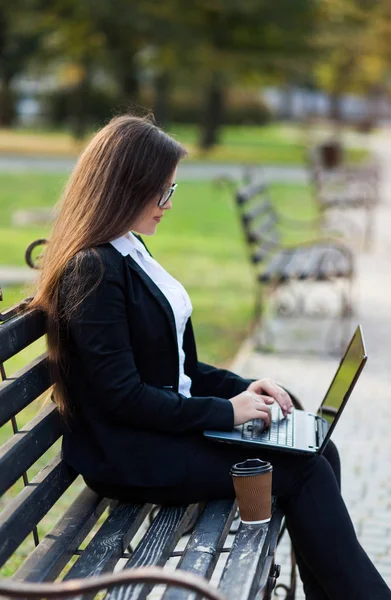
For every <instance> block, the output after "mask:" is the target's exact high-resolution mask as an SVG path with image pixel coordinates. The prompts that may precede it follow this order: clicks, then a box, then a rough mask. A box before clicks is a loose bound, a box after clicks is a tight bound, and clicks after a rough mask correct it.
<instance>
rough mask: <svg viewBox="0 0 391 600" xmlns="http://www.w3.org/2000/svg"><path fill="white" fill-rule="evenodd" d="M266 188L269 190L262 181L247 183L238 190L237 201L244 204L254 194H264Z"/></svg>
mask: <svg viewBox="0 0 391 600" xmlns="http://www.w3.org/2000/svg"><path fill="white" fill-rule="evenodd" d="M266 190H267V187H266V184H265V183H261V182H257V183H251V184H250V185H247V186H246V187H245V188H242V189H240V190H238V192H237V194H236V202H237V203H238V204H239V206H240V205H243V204H245V203H246V202H248V200H249V199H250V198H253V197H254V196H256V195H258V194H262V193H263V192H265V191H266Z"/></svg>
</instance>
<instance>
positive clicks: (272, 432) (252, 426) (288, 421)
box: [242, 405, 295, 446]
mask: <svg viewBox="0 0 391 600" xmlns="http://www.w3.org/2000/svg"><path fill="white" fill-rule="evenodd" d="M294 414H295V411H293V412H292V413H291V414H290V415H288V416H287V417H284V416H283V414H282V411H281V408H280V407H279V406H277V405H273V407H272V422H271V424H270V427H269V428H268V429H265V430H262V425H263V421H262V420H261V419H253V420H252V421H248V422H247V423H244V424H243V426H242V439H243V440H253V441H262V442H270V443H272V444H278V445H279V446H280V445H281V446H293V419H294Z"/></svg>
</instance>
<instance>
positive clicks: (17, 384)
mask: <svg viewBox="0 0 391 600" xmlns="http://www.w3.org/2000/svg"><path fill="white" fill-rule="evenodd" d="M2 318H6V315H5V316H4V315H2ZM45 329H46V327H45V319H44V316H43V315H42V314H41V313H39V312H38V311H25V312H24V313H22V314H19V315H18V314H16V315H14V316H11V317H10V318H9V319H7V320H6V321H5V322H3V323H1V325H0V365H1V375H2V377H1V378H0V379H2V381H1V382H0V426H1V442H2V446H1V447H0V497H1V503H2V504H3V505H4V506H5V508H4V510H3V511H2V513H1V515H0V566H2V565H4V563H6V561H7V560H8V559H9V558H10V557H11V556H12V555H13V554H14V552H15V551H16V549H17V548H18V547H19V546H20V544H21V543H22V542H23V541H24V540H25V538H26V537H27V536H28V535H29V534H30V533H33V534H34V538H35V541H36V542H37V541H38V532H37V529H36V526H37V524H38V523H39V522H40V521H41V519H42V518H43V517H44V515H45V514H46V513H47V512H48V511H49V509H50V508H51V507H52V506H53V505H54V504H55V503H56V502H57V500H58V499H59V497H60V496H61V495H62V493H63V492H64V491H65V489H66V488H67V487H68V486H69V485H70V484H71V483H72V482H73V480H74V479H75V477H76V474H75V473H71V472H70V470H69V469H68V468H67V467H66V465H65V464H64V463H63V461H62V460H61V457H60V456H59V455H58V454H57V455H56V456H51V457H50V458H49V459H47V460H43V459H42V457H43V456H44V455H45V453H46V452H47V451H48V450H49V449H50V448H51V447H52V446H53V445H54V444H55V442H57V440H58V439H59V438H60V436H61V427H60V419H59V415H58V412H57V409H56V407H55V405H54V404H53V403H52V402H51V401H49V402H48V403H46V404H45V405H44V401H43V400H42V403H41V402H40V401H38V408H36V407H35V405H34V409H33V408H32V405H33V403H34V402H35V401H36V400H37V399H38V398H40V397H41V396H42V394H44V393H45V392H48V390H49V388H50V386H51V381H50V376H49V370H48V363H47V357H46V353H44V354H42V355H40V356H34V358H33V360H31V361H30V362H29V364H27V365H26V366H23V367H22V368H21V369H19V370H17V371H16V372H15V373H12V374H10V375H9V376H8V377H7V370H8V368H9V367H8V365H7V361H8V360H9V359H12V358H13V357H15V356H16V355H17V354H18V353H19V352H21V351H23V350H25V349H26V348H28V347H29V346H31V344H33V343H34V342H36V341H37V340H38V339H39V338H41V337H42V336H43V335H44V334H45ZM40 404H41V406H40ZM28 407H30V417H32V418H31V420H30V421H29V422H28V423H27V424H25V423H24V422H23V424H22V427H21V421H23V419H26V412H27V413H28ZM26 409H27V411H26ZM37 410H38V412H37ZM22 411H23V412H22ZM27 418H29V417H27ZM52 454H53V452H52ZM40 467H42V469H40V470H39V472H38V473H37V474H36V476H35V477H34V478H33V479H32V481H30V479H31V474H30V473H29V470H30V469H31V468H33V470H34V471H35V472H36V471H37V469H39V468H40ZM21 481H23V484H24V486H23V487H22V490H21V491H20V492H19V493H17V494H16V492H17V491H18V489H19V488H20V483H21ZM15 484H16V485H15ZM15 494H16V495H15Z"/></svg>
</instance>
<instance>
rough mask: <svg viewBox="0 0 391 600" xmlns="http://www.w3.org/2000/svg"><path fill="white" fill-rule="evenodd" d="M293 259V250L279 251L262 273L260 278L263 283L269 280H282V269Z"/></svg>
mask: <svg viewBox="0 0 391 600" xmlns="http://www.w3.org/2000/svg"><path fill="white" fill-rule="evenodd" d="M291 260H292V252H287V251H283V252H278V253H277V254H275V255H274V256H273V257H272V259H271V260H270V262H269V264H268V265H267V266H266V268H265V270H264V272H263V273H261V274H260V276H259V280H260V281H261V282H263V283H267V282H269V281H277V282H278V281H281V271H282V269H283V268H284V266H285V265H286V264H287V263H288V262H290V261H291Z"/></svg>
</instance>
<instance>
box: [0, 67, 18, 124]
mask: <svg viewBox="0 0 391 600" xmlns="http://www.w3.org/2000/svg"><path fill="white" fill-rule="evenodd" d="M11 81H12V77H8V76H3V77H2V79H1V82H0V127H11V125H12V122H13V119H14V116H15V106H14V102H13V98H12V90H11Z"/></svg>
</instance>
